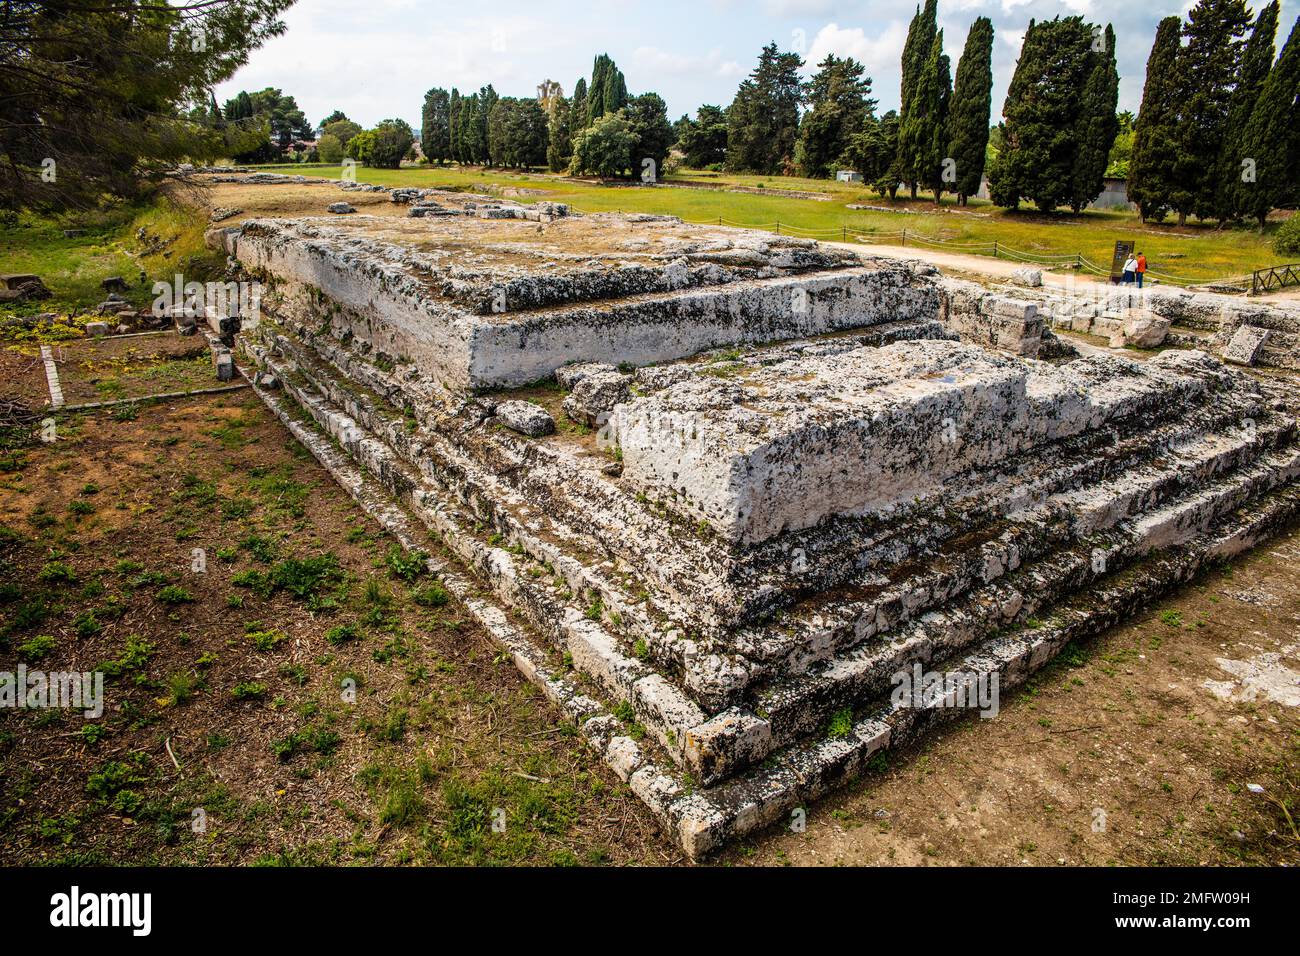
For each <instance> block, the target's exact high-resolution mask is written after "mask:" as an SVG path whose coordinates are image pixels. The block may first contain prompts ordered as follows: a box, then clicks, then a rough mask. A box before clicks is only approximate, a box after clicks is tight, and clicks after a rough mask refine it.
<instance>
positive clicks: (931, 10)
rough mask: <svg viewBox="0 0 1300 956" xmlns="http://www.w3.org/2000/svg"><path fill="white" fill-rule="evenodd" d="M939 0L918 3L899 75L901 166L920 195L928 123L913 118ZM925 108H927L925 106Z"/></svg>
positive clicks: (911, 187) (936, 18) (905, 176)
mask: <svg viewBox="0 0 1300 956" xmlns="http://www.w3.org/2000/svg"><path fill="white" fill-rule="evenodd" d="M938 20H939V3H938V0H925V6H924V8H922V7H917V8H916V14H915V15H914V16H913V17H912V22H911V23H910V24H909V25H908V28H907V40H906V41H905V42H904V44H903V60H902V72H901V73H900V75H899V103H900V106H899V110H898V124H899V129H898V149H899V154H898V166H899V169H900V170H901V171H902V173H903V177H904V180H903V181H904V182H906V183H907V185H908V187H909V188H910V189H911V191H912V198H913V199H915V198H916V187H917V180H916V178H915V176H914V175H913V172H912V171H913V170H914V169H915V168H916V166H917V163H918V161H919V160H920V159H921V155H922V152H923V148H922V146H921V145H920V144H921V143H922V142H923V141H924V140H926V139H928V138H929V137H928V136H927V123H926V121H925V119H924V118H921V119H920V120H915V119H913V120H912V122H911V123H910V124H909V119H911V118H912V117H911V113H912V99H913V94H914V91H915V90H916V86H917V84H918V83H919V82H920V78H921V71H922V70H923V69H924V68H925V64H926V61H927V60H928V59H929V57H930V51H931V49H932V48H933V47H934V37H935V34H936V33H937V32H938V29H939V24H938ZM922 112H924V110H922Z"/></svg>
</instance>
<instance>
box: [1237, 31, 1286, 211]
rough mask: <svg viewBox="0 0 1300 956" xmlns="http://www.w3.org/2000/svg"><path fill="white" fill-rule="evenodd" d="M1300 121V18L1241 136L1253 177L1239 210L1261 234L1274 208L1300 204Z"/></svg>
mask: <svg viewBox="0 0 1300 956" xmlns="http://www.w3.org/2000/svg"><path fill="white" fill-rule="evenodd" d="M1298 121H1300V17H1297V18H1296V21H1295V23H1294V24H1292V26H1291V34H1290V36H1288V37H1287V41H1286V45H1285V46H1283V47H1282V55H1281V56H1280V57H1278V60H1277V63H1275V64H1274V65H1273V68H1272V69H1271V70H1270V71H1269V74H1268V78H1267V79H1265V81H1264V85H1263V87H1262V88H1261V89H1260V92H1259V97H1258V98H1257V99H1256V101H1255V106H1254V109H1252V110H1251V114H1250V121H1249V122H1248V123H1247V124H1246V128H1245V131H1244V132H1243V134H1242V142H1241V150H1242V153H1243V154H1244V156H1245V157H1246V158H1248V159H1249V160H1252V161H1253V165H1252V173H1253V175H1252V176H1251V177H1249V179H1250V180H1251V181H1246V180H1245V179H1242V180H1241V185H1240V186H1239V193H1238V196H1239V200H1238V202H1239V208H1240V209H1241V211H1242V212H1243V213H1244V214H1245V215H1249V216H1253V217H1254V219H1255V220H1256V222H1258V223H1259V227H1260V228H1261V229H1263V228H1264V222H1265V220H1266V219H1267V217H1268V214H1269V212H1270V211H1272V210H1273V209H1274V208H1275V207H1278V206H1295V205H1296V204H1297V203H1300V155H1298V153H1300V150H1298V149H1297V135H1296V123H1297V122H1298ZM1239 175H1240V174H1239ZM1292 218H1295V217H1294V216H1293V217H1292Z"/></svg>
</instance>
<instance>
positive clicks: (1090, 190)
mask: <svg viewBox="0 0 1300 956" xmlns="http://www.w3.org/2000/svg"><path fill="white" fill-rule="evenodd" d="M1098 46H1100V49H1098ZM1088 59H1089V60H1090V61H1091V63H1090V66H1089V68H1088V79H1087V80H1086V81H1085V83H1084V87H1083V96H1082V100H1081V102H1080V110H1079V119H1078V122H1077V129H1076V131H1075V137H1076V143H1077V144H1078V145H1077V147H1076V150H1075V154H1074V157H1075V158H1074V177H1073V188H1072V191H1071V195H1070V208H1071V209H1073V210H1074V211H1075V212H1080V211H1082V210H1083V207H1084V206H1086V205H1088V203H1090V202H1092V201H1093V200H1094V199H1096V198H1097V197H1098V196H1099V195H1101V191H1102V190H1103V189H1105V188H1106V167H1107V166H1108V165H1109V164H1110V148H1111V146H1113V145H1114V143H1115V136H1116V135H1117V134H1118V133H1119V117H1118V116H1116V114H1115V107H1116V106H1118V105H1119V70H1118V69H1117V68H1116V65H1115V31H1114V30H1112V29H1111V27H1110V25H1109V24H1107V26H1106V31H1105V32H1104V33H1097V32H1095V31H1094V33H1093V44H1092V47H1091V49H1090V50H1089V52H1088Z"/></svg>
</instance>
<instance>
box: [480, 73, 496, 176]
mask: <svg viewBox="0 0 1300 956" xmlns="http://www.w3.org/2000/svg"><path fill="white" fill-rule="evenodd" d="M500 99H501V97H500V96H498V95H497V91H496V90H494V89H493V88H492V84H491V83H489V84H488V85H487V86H485V87H483V88H482V89H480V90H479V91H478V106H477V108H476V109H475V112H474V118H475V121H476V122H477V123H478V128H477V130H476V131H475V134H474V143H475V145H476V146H477V147H478V153H477V155H476V156H475V160H476V161H477V162H480V163H483V164H484V165H487V166H495V165H496V164H497V161H498V157H496V156H494V155H492V142H491V140H490V139H489V138H488V118H489V117H490V116H491V115H492V107H494V106H496V105H497V101H498V100H500Z"/></svg>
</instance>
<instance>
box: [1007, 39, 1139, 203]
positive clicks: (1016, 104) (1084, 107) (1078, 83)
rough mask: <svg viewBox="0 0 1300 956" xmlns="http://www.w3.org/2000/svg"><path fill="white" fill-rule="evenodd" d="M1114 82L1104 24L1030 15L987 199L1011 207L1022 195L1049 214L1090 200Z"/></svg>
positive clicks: (1107, 132) (1108, 135)
mask: <svg viewBox="0 0 1300 956" xmlns="http://www.w3.org/2000/svg"><path fill="white" fill-rule="evenodd" d="M1099 38H1100V39H1101V41H1102V42H1100V43H1099V42H1098V40H1099ZM1117 84H1118V75H1117V74H1116V73H1115V70H1114V39H1113V35H1112V33H1111V32H1110V31H1109V28H1108V29H1107V30H1106V31H1105V32H1103V31H1102V30H1101V29H1100V28H1099V27H1095V26H1093V25H1092V24H1089V23H1086V22H1085V21H1084V20H1083V18H1082V17H1064V18H1061V17H1057V18H1056V19H1053V20H1046V21H1043V22H1041V23H1036V22H1034V21H1032V20H1031V21H1030V22H1029V29H1028V30H1027V31H1026V32H1025V40H1024V44H1023V45H1022V47H1021V50H1020V59H1019V61H1018V62H1017V63H1016V71H1015V73H1014V75H1013V76H1012V78H1011V85H1010V87H1009V88H1008V90H1007V99H1006V103H1005V105H1004V106H1003V108H1002V114H1003V116H1004V117H1005V121H1004V123H1003V126H1002V140H1001V147H1000V149H999V151H998V156H997V159H996V160H995V161H994V163H993V166H992V168H991V169H990V171H989V191H990V195H991V196H992V198H993V201H994V202H996V203H997V204H998V205H1001V206H1006V207H1008V208H1013V209H1014V208H1015V207H1017V206H1018V205H1019V204H1020V202H1021V201H1022V200H1024V199H1028V200H1030V201H1031V202H1033V203H1034V204H1035V205H1036V206H1037V207H1038V208H1039V209H1040V210H1043V211H1045V212H1047V211H1051V210H1053V209H1055V208H1056V207H1057V206H1059V205H1061V204H1062V203H1065V204H1068V205H1070V206H1072V207H1081V205H1082V204H1086V203H1087V202H1089V201H1091V200H1092V199H1093V198H1095V197H1096V195H1097V194H1098V193H1099V192H1100V191H1101V177H1102V176H1103V175H1104V174H1105V170H1106V162H1107V159H1108V157H1109V154H1110V148H1111V144H1112V143H1113V142H1114V139H1115V134H1116V133H1117V132H1118V128H1119V127H1118V123H1117V121H1116V119H1115V95H1116V93H1115V91H1116V90H1117V89H1118V86H1117ZM1094 186H1095V187H1096V188H1095V190H1094V188H1093V187H1094ZM1090 190H1092V192H1091V195H1087V193H1088V192H1089V191H1090Z"/></svg>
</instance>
